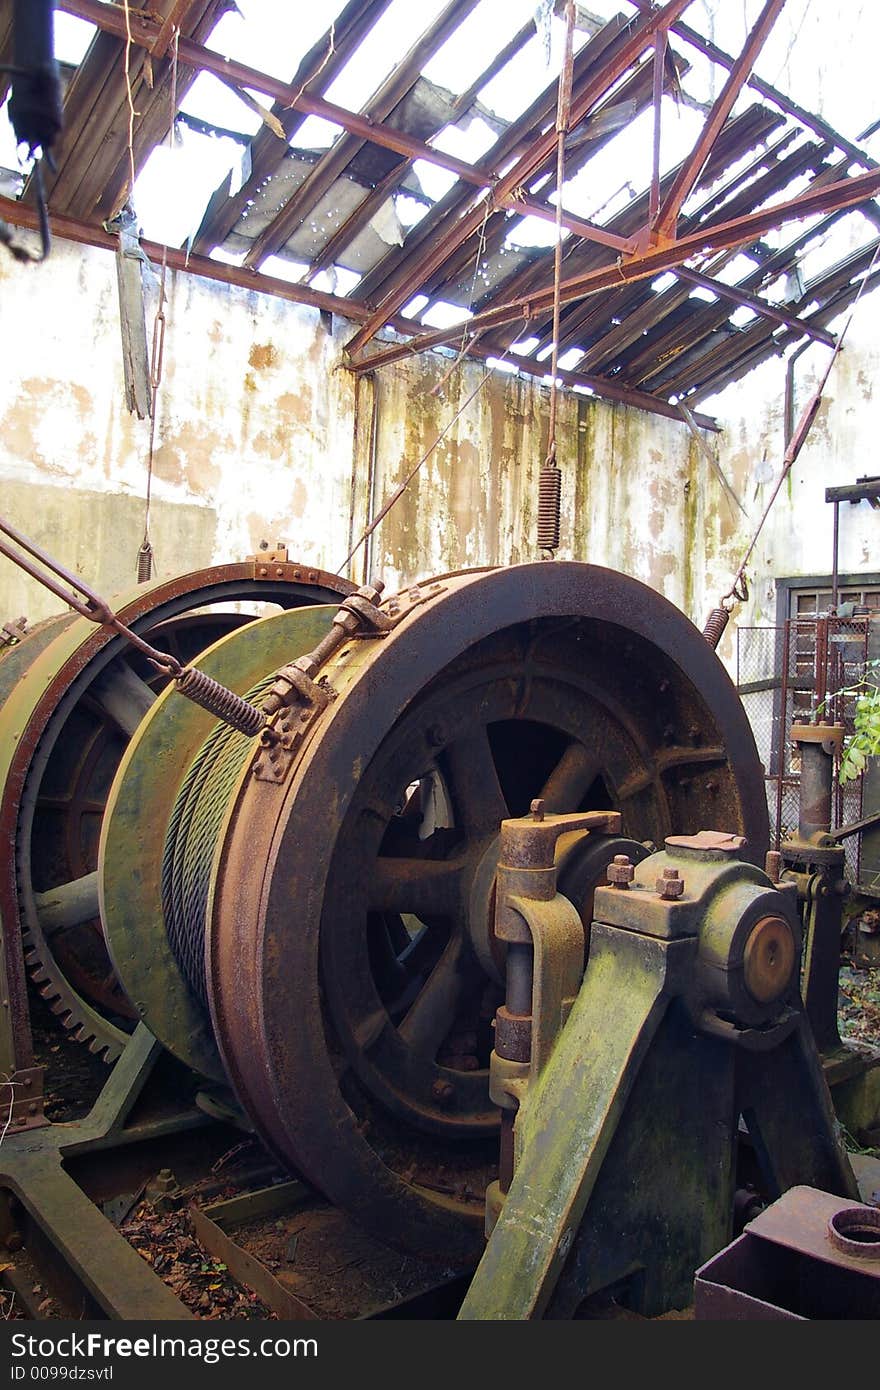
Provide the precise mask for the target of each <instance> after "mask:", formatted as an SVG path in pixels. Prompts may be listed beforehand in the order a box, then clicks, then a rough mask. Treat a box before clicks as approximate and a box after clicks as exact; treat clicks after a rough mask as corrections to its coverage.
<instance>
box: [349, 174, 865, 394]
mask: <svg viewBox="0 0 880 1390" xmlns="http://www.w3.org/2000/svg"><path fill="white" fill-rule="evenodd" d="M878 191H880V171H876V170H871V171H870V172H868V173H864V174H856V175H854V177H852V178H848V179H841V180H840V181H838V182H837V183H832V184H827V185H824V186H823V187H821V188H819V189H815V190H813V191H812V192H811V191H810V190H807V192H806V193H802V194H801V195H800V196H799V197H798V198H792V199H790V200H789V201H787V202H784V203H778V204H777V205H776V206H775V207H772V208H762V209H761V210H760V211H758V212H752V213H748V214H746V215H745V216H743V217H737V218H734V219H733V221H730V222H719V223H717V224H715V225H714V226H711V227H703V228H699V229H697V230H696V231H694V232H691V233H689V234H688V235H687V236H683V237H680V238H679V239H678V240H677V241H674V242H670V243H668V244H666V245H664V246H661V247H656V248H654V249H652V250H649V251H647V252H645V253H643V254H637V255H635V256H633V257H632V258H631V259H630V260H627V261H620V262H618V263H617V264H616V265H613V266H606V267H602V268H600V269H598V270H593V271H590V272H589V273H588V274H586V275H580V276H576V277H574V278H573V279H570V280H565V281H563V282H562V285H561V287H560V293H561V302H562V303H568V302H570V301H571V300H574V299H582V298H584V297H585V296H586V295H589V294H593V293H595V292H596V291H597V290H603V289H608V288H610V287H612V286H615V285H619V284H627V283H630V282H632V281H634V280H640V279H643V278H644V277H645V276H647V275H658V274H660V272H661V271H664V270H675V268H676V266H678V265H680V264H681V263H682V262H683V261H685V260H687V258H688V257H689V256H693V255H696V254H698V253H699V252H711V251H722V250H726V249H729V248H732V247H734V246H741V245H743V244H744V243H745V242H749V241H753V240H754V239H755V238H756V237H758V236H761V235H762V234H763V233H764V232H767V231H770V230H771V229H772V228H775V227H778V226H780V225H782V224H783V223H785V222H790V221H793V220H795V219H799V218H802V217H810V216H812V215H813V214H814V213H817V212H830V211H832V210H834V209H835V208H843V207H852V206H853V205H854V204H857V203H860V202H862V201H863V200H864V199H866V198H871V197H873V196H874V195H875V194H876V193H877V192H878ZM552 303H553V287H552V285H548V286H546V287H545V288H544V289H543V290H538V291H536V292H535V293H534V294H531V295H527V296H525V297H524V298H522V299H518V300H511V301H510V302H509V303H507V304H499V305H498V306H497V307H496V308H494V309H487V310H485V311H483V312H482V313H479V314H475V315H474V317H473V318H472V319H469V320H468V322H467V331H468V332H470V333H481V332H483V331H484V330H485V329H487V328H496V327H499V326H500V325H501V324H504V323H512V322H514V321H515V320H516V319H519V318H522V317H523V316H524V315H525V316H526V317H528V318H530V319H531V318H535V317H537V315H538V314H541V313H547V312H548V310H549V309H550V307H551V305H552ZM461 333H462V325H461V324H459V325H458V327H457V328H454V329H451V330H446V331H443V332H440V333H432V334H430V335H429V336H426V337H425V338H423V339H421V340H420V342H419V349H420V350H421V349H424V348H429V347H439V346H441V345H443V344H447V343H450V342H453V341H455V340H457V339H459V338H460V337H461ZM409 350H410V347H409V345H402V346H400V347H393V348H388V349H386V350H384V351H382V352H379V353H374V354H373V355H372V356H371V357H370V358H369V359H367V360H365V361H362V362H357V363H353V366H354V368H355V370H356V371H358V370H366V369H368V368H369V369H371V370H372V369H373V368H375V367H377V366H380V365H383V364H385V363H387V362H393V361H396V360H397V359H398V358H400V357H402V356H405V355H406V353H407V352H408V351H409Z"/></svg>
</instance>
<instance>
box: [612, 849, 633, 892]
mask: <svg viewBox="0 0 880 1390" xmlns="http://www.w3.org/2000/svg"><path fill="white" fill-rule="evenodd" d="M635 876H636V871H635V868H634V867H633V862H632V860H631V859H630V857H629V855H628V854H615V856H614V858H613V859H612V861H611V863H610V864H609V865H608V875H607V877H608V882H609V883H613V884H614V885H615V887H617V888H626V887H627V886H628V885H629V884H630V883H632V881H633V879H634V878H635Z"/></svg>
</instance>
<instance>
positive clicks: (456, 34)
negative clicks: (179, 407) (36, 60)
mask: <svg viewBox="0 0 880 1390" xmlns="http://www.w3.org/2000/svg"><path fill="white" fill-rule="evenodd" d="M58 8H59V13H58V41H59V56H60V57H62V58H63V59H64V60H65V61H67V62H69V63H70V64H71V66H70V68H69V69H65V75H66V77H67V78H68V79H69V80H68V82H67V92H66V101H65V113H66V130H65V140H64V147H63V149H62V150H61V152H60V157H59V165H58V172H57V176H55V177H54V178H53V179H51V180H50V200H49V201H50V210H51V211H52V213H53V214H54V215H55V216H56V217H61V218H63V219H67V220H66V222H65V223H64V225H65V226H66V227H67V228H69V229H72V230H73V231H75V232H76V234H78V235H81V236H83V237H88V236H89V235H90V234H92V235H94V236H95V238H96V239H97V238H98V237H99V232H100V228H101V224H102V222H103V221H104V220H105V219H106V218H108V217H109V216H111V215H112V213H113V212H115V211H116V210H117V209H118V207H119V206H120V205H121V203H122V202H123V201H124V200H125V198H126V197H128V196H130V193H131V190H130V189H129V187H128V184H129V182H130V162H131V157H130V154H129V149H128V135H129V131H128V126H129V115H130V108H129V85H128V84H129V81H130V83H131V98H132V104H133V106H134V108H135V112H136V119H135V123H134V131H133V134H134V141H133V149H132V151H131V155H132V156H133V159H134V164H135V172H136V175H137V182H136V185H135V190H134V196H135V206H136V209H137V211H138V213H139V214H140V216H141V218H142V220H143V223H144V228H145V232H146V234H148V235H151V236H153V237H156V238H160V239H161V238H167V239H168V240H169V241H172V242H175V243H176V244H177V245H181V244H183V243H184V242H186V243H187V245H189V246H191V248H192V251H193V264H198V265H199V267H200V268H201V269H202V270H203V272H204V273H211V271H210V269H209V268H210V266H211V265H214V266H216V267H217V271H216V273H218V274H219V273H220V268H221V266H222V270H223V274H224V276H225V277H226V278H227V279H229V278H230V277H231V278H233V279H234V280H235V281H236V282H240V283H247V284H248V285H250V286H251V287H254V288H259V286H260V281H261V276H262V277H263V279H264V280H266V279H267V277H272V276H274V277H275V280H276V283H277V282H280V281H283V282H285V284H286V285H288V286H291V287H292V286H296V285H298V286H300V287H301V288H300V290H299V291H297V292H298V293H301V295H302V297H303V299H304V300H305V301H306V302H315V300H314V296H313V295H312V297H311V298H309V295H310V294H311V292H312V290H313V289H324V290H325V291H327V294H328V295H329V296H331V298H329V299H327V300H323V301H321V302H322V303H332V304H333V305H334V306H337V307H338V311H339V312H340V313H346V312H348V313H349V314H350V317H351V318H352V320H353V321H354V322H355V323H357V324H360V325H362V327H361V328H359V330H358V333H357V335H356V336H355V338H354V339H353V340H352V343H351V352H352V364H353V365H354V367H355V369H356V370H361V369H371V370H372V369H375V368H376V366H377V364H379V363H381V362H382V361H390V360H394V357H395V354H397V355H400V354H401V353H402V352H410V351H413V350H414V349H417V348H418V347H419V346H424V345H425V344H428V345H430V344H442V343H444V342H446V343H451V344H452V346H453V347H454V348H455V349H457V348H458V347H460V345H461V342H462V332H463V330H462V324H463V323H466V324H467V328H466V330H464V333H465V337H464V341H465V346H466V348H467V349H468V351H470V352H472V353H473V355H475V356H478V357H482V358H483V359H485V358H490V359H491V358H494V359H496V360H497V359H501V358H503V357H504V356H505V354H506V353H507V352H509V351H510V352H512V353H513V356H514V358H515V360H516V362H517V363H519V365H520V367H521V369H522V370H526V371H531V372H532V373H534V374H537V375H539V376H544V375H546V373H545V369H544V366H543V365H542V364H543V362H544V360H545V359H546V358H547V357H548V356H549V353H550V351H551V350H552V285H553V272H552V264H553V252H554V247H555V242H556V230H555V225H554V224H555V218H556V197H557V193H556V137H555V130H554V123H555V119H556V110H557V84H558V77H559V71H560V65H561V61H562V51H563V47H564V45H563V34H564V19H563V12H564V10H565V6H564V4H562V3H558V4H556V5H555V6H554V5H552V4H548V3H543V4H540V5H536V3H535V0H424V3H421V4H419V5H413V4H412V2H411V0H348V3H344V2H343V0H314V3H313V4H311V5H310V6H307V7H302V6H278V5H277V4H275V3H272V2H271V0H239V2H238V4H237V6H236V5H233V4H232V2H231V0H191V3H188V4H186V3H184V4H181V3H180V0H149V3H146V0H131V6H130V18H131V26H132V43H131V46H130V50H129V55H128V58H129V61H128V65H127V66H128V75H126V48H127V45H126V34H125V27H124V12H123V11H122V9H121V7H120V6H119V5H108V4H104V3H101V0H59V7H58ZM10 10H11V5H10V0H0V54H2V53H3V51H4V47H5V48H6V49H7V50H8V47H9V13H10ZM757 11H758V6H757V4H754V5H751V6H750V7H749V8H748V10H747V12H745V11H740V9H739V7H737V14H736V15H733V16H732V15H731V14H730V12H729V7H728V10H727V11H725V14H724V24H722V25H720V27H718V26H717V27H716V36H717V38H718V41H719V42H721V40H722V39H723V41H724V42H726V43H730V44H731V46H732V47H734V48H737V45H739V48H744V49H745V58H744V59H743V60H742V62H741V63H739V64H737V63H736V59H737V53H738V52H739V49H737V51H736V52H734V53H733V54H732V55H731V56H728V55H727V54H725V53H724V52H720V51H719V49H718V48H717V47H716V46H715V44H714V43H713V41H712V40H710V39H708V38H707V37H706V36H705V35H704V34H701V33H700V32H699V31H698V30H697V29H696V28H693V27H689V25H688V24H687V22H686V21H687V20H688V18H689V17H690V18H693V20H694V24H696V23H697V22H698V21H699V19H700V17H701V15H702V7H701V6H698V5H696V4H693V5H689V4H688V3H687V0H665V3H664V5H663V6H662V7H659V6H654V5H652V4H651V3H649V0H620V2H619V3H615V0H591V3H589V4H584V5H580V4H579V5H577V6H575V32H574V40H573V46H574V53H575V56H574V62H573V73H572V79H573V80H572V102H573V107H572V117H571V123H570V128H569V131H568V134H567V137H566V142H565V172H564V178H563V181H562V190H561V197H562V213H561V216H562V221H563V233H562V234H563V239H564V240H563V247H562V262H563V279H564V281H565V283H566V285H567V286H568V288H567V289H566V298H565V300H564V302H563V305H562V311H561V330H560V341H559V351H560V356H561V361H562V364H563V365H562V370H563V371H564V372H565V376H564V380H565V381H566V383H567V384H568V385H570V386H572V387H573V388H579V389H582V390H587V391H591V392H592V391H599V392H602V391H604V392H605V393H606V394H608V395H611V396H612V397H613V398H614V399H630V400H631V401H632V402H634V403H636V404H639V405H640V406H646V408H656V409H658V410H660V411H661V413H664V414H669V413H670V410H671V409H672V410H673V413H674V409H673V408H672V407H670V405H669V401H670V399H671V398H677V399H682V398H687V399H690V398H691V397H692V398H693V399H695V400H696V399H698V398H700V397H701V396H702V395H704V394H706V392H707V391H709V390H710V389H718V387H719V385H723V384H724V381H725V380H732V379H734V377H735V376H736V375H739V374H741V373H742V372H743V371H744V370H747V369H748V368H749V366H750V365H753V364H754V363H755V362H756V361H758V360H761V356H762V354H764V355H767V354H770V353H779V352H784V351H786V350H787V349H788V348H789V347H790V346H791V345H792V344H794V343H796V342H799V341H801V340H803V338H804V337H805V335H810V334H812V335H813V336H817V337H819V338H820V340H821V341H827V342H833V341H834V340H833V337H832V336H831V335H830V334H829V332H828V330H827V324H828V323H829V322H831V321H832V320H833V318H834V315H835V313H838V314H839V313H840V311H841V309H842V308H845V307H846V305H847V304H848V303H851V302H852V300H853V298H854V296H855V294H856V293H857V292H858V287H859V285H860V283H861V280H860V278H859V277H860V276H864V275H865V274H866V273H867V267H868V264H869V261H870V256H871V255H872V254H873V252H872V249H871V248H872V247H873V245H874V242H875V240H876V230H877V227H878V226H880V209H878V208H877V205H876V203H875V201H874V195H875V193H876V190H877V187H878V186H880V181H878V182H872V180H874V179H875V176H876V171H877V164H876V161H875V160H874V159H873V157H872V155H871V153H870V152H869V149H868V148H865V149H860V148H859V146H858V145H856V144H854V143H853V142H852V141H851V140H848V139H847V138H845V137H844V136H842V135H839V134H838V133H837V132H836V131H834V130H832V129H831V128H830V127H829V126H828V124H827V123H826V122H825V121H823V120H822V119H820V118H818V117H815V116H813V115H812V114H811V113H810V112H809V111H808V110H806V109H805V108H804V107H802V106H799V105H797V104H796V103H795V102H793V101H791V100H790V99H789V98H788V97H786V96H785V95H784V94H782V93H780V92H778V91H777V90H776V88H774V87H771V86H770V85H769V84H768V83H767V82H766V81H762V80H761V79H753V83H754V85H753V87H752V88H751V90H748V91H747V87H746V85H743V84H741V83H739V82H738V79H736V80H733V81H731V80H730V78H729V73H730V71H731V69H732V68H733V69H734V71H735V72H736V71H737V70H738V68H739V67H742V68H744V69H745V70H746V71H747V70H748V67H749V65H750V64H751V63H752V62H753V60H754V58H755V55H756V53H757V52H758V50H759V48H760V47H761V43H762V42H763V40H764V38H765V37H766V36H763V35H756V33H755V32H754V31H753V32H752V33H751V34H750V32H749V29H748V24H750V23H754V20H755V18H756V17H757ZM753 12H754V13H753ZM175 25H179V35H178V40H177V42H178V52H179V64H178V71H177V98H178V99H177V112H176V119H173V116H174V115H175V113H173V112H172V110H171V87H172V62H171V57H170V48H169V44H170V43H171V40H172V39H174V37H175V34H174V26H175ZM788 27H789V28H790V24H789V26H788ZM785 33H788V30H787V29H784V30H779V31H778V32H777V33H776V34H775V35H771V40H769V41H768V47H767V49H766V53H767V54H768V55H770V58H769V59H768V63H769V66H768V68H767V70H768V71H776V70H778V69H779V59H780V55H782V57H783V58H784V56H785V41H784V39H785ZM731 36H734V37H731ZM790 37H791V35H790V34H789V38H790ZM774 44H775V47H774ZM655 55H656V56H655ZM728 84H729V85H730V87H731V92H732V96H731V100H730V102H728V103H727V104H726V105H725V106H724V107H723V109H722V108H721V106H720V105H719V106H714V107H713V103H714V102H716V99H717V98H718V94H719V93H720V92H722V91H723V90H724V89H725V86H726V85H728ZM756 92H757V93H758V98H759V99H756V95H755V93H756ZM658 113H659V130H660V136H659V143H658V145H657V154H656V156H655V143H654V129H655V121H656V119H657V115H658ZM707 120H710V121H711V122H712V126H711V129H710V132H709V133H708V134H706V133H705V132H706V129H707V126H706V123H707ZM172 125H174V127H175V135H174V139H173V141H172V142H171V144H170V146H166V147H162V148H160V146H162V144H163V142H164V141H166V140H167V137H168V134H169V129H170V128H171V127H172ZM7 131H8V126H7ZM878 143H880V142H878ZM695 144H696V145H697V149H698V155H696V156H693V157H691V154H690V152H691V150H692V148H693V147H694V146H695ZM0 164H3V165H5V166H6V167H5V170H4V169H0V190H2V191H3V192H5V193H6V194H7V195H10V194H11V195H12V196H17V195H18V194H19V192H20V190H21V183H22V179H21V176H20V173H19V172H18V170H17V166H16V162H15V159H14V150H12V149H11V142H10V138H9V135H8V133H7V136H6V137H5V139H4V137H3V134H2V127H0ZM676 181H677V182H678V183H679V184H681V186H682V187H681V194H680V199H679V200H680V203H681V209H680V213H679V214H678V215H677V216H675V214H674V209H673V233H674V235H673V236H672V238H671V244H670V245H667V244H666V242H665V241H662V240H658V238H657V236H656V235H655V234H654V232H652V221H651V219H652V218H654V219H655V223H656V226H659V225H660V223H658V222H656V219H657V217H658V214H663V215H664V216H667V217H668V207H666V208H664V200H666V203H667V204H668V202H669V200H670V199H673V200H674V199H676V198H677V197H679V195H678V189H677V182H676ZM850 186H851V187H852V188H853V189H857V190H858V197H856V196H855V195H852V196H851V195H850V193H849V187H850ZM825 190H829V191H828V192H827V193H826V192H825ZM862 190H864V192H862ZM29 196H30V190H28V189H26V190H25V192H24V199H25V203H23V204H17V203H15V204H12V211H11V212H10V211H9V208H8V207H7V205H6V204H5V203H4V207H3V212H4V215H7V216H10V217H13V216H15V215H17V216H19V217H20V218H23V219H27V218H28V217H31V218H32V217H33V213H32V212H31V211H30V209H29V208H28V207H27V206H26V203H27V199H28V197H29ZM792 198H799V199H803V198H806V200H807V204H808V206H807V207H806V210H805V213H804V215H803V216H802V217H801V218H800V220H798V221H791V220H789V221H788V222H787V223H786V225H785V226H784V227H783V228H782V229H781V230H780V231H778V232H776V231H774V222H773V217H774V214H773V210H774V209H775V208H776V207H777V205H778V204H780V203H781V202H784V201H786V200H789V199H792ZM854 200H855V201H856V204H857V209H860V210H855V211H848V210H847V204H848V203H850V202H853V201H854ZM767 208H769V209H770V210H771V215H770V216H769V217H767V218H765V217H763V216H761V215H760V214H761V210H762V209H767ZM785 215H786V216H788V213H787V212H786V214H785ZM748 219H752V220H751V221H749V220H748ZM664 225H665V224H664ZM752 228H754V231H753V232H752V230H751V229H752ZM664 235H665V234H664ZM703 238H705V243H704V242H703ZM667 240H669V238H667ZM679 242H681V250H679V249H678V243H679ZM209 256H210V257H213V258H214V259H213V261H208V260H205V259H204V258H205V257H209ZM866 257H867V258H868V260H866ZM200 258H201V259H200ZM875 275H876V272H875V271H874V270H872V271H871V284H873V283H874V278H875ZM280 292H286V291H282V290H281V289H280V288H279V293H280ZM293 293H294V291H293V289H291V290H290V292H289V293H288V297H291V296H292V295H293ZM386 323H391V324H392V325H394V326H395V328H396V329H397V330H398V332H399V331H400V330H402V329H404V328H406V326H407V324H409V332H410V333H411V335H412V340H411V342H409V343H408V344H407V343H403V342H401V341H399V339H397V340H392V341H391V342H388V341H385V342H383V337H384V336H386V335H384V325H385V324H386ZM444 330H445V334H446V336H445V337H444ZM514 346H515V349H516V350H515V351H514ZM506 365H507V366H508V367H509V366H510V363H507V364H506ZM627 392H629V395H627Z"/></svg>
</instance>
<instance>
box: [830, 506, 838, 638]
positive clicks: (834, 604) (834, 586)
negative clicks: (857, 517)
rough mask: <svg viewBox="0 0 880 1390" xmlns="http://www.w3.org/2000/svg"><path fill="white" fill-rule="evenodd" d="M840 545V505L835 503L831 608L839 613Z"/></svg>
mask: <svg viewBox="0 0 880 1390" xmlns="http://www.w3.org/2000/svg"><path fill="white" fill-rule="evenodd" d="M839 544H840V503H839V502H838V501H836V500H835V503H834V542H833V546H832V551H831V608H832V610H833V611H834V612H835V613H836V612H837V587H838V585H837V561H838V547H839Z"/></svg>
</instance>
